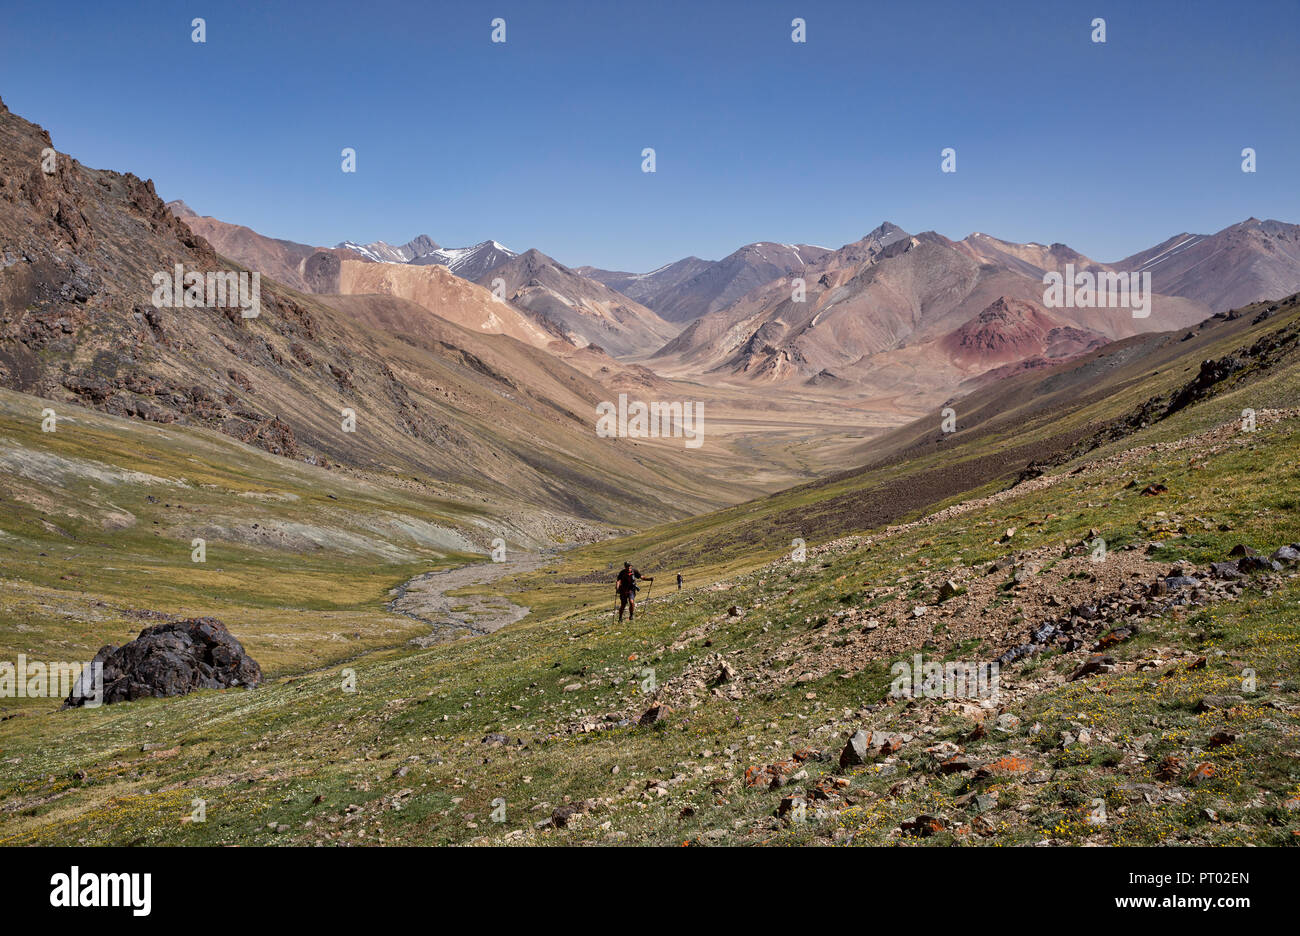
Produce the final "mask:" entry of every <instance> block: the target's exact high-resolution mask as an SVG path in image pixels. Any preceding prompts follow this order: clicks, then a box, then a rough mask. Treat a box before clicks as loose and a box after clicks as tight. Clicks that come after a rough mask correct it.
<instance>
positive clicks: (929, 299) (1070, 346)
mask: <svg viewBox="0 0 1300 936" xmlns="http://www.w3.org/2000/svg"><path fill="white" fill-rule="evenodd" d="M1010 246H1012V245H1004V248H1009V247H1010ZM1004 248H999V249H998V250H997V251H996V253H997V254H1004V255H1005V256H1006V257H1008V258H1009V259H1007V260H1006V261H1005V262H995V252H994V251H992V250H988V251H986V252H985V253H981V250H983V249H984V248H981V249H979V250H977V249H975V248H972V246H971V245H970V244H956V243H954V242H952V241H950V240H948V239H947V238H945V237H942V236H940V235H938V234H934V233H932V232H929V233H925V234H921V235H918V236H915V237H910V236H902V237H900V236H899V232H897V229H895V228H894V227H893V226H892V225H890V226H882V227H881V228H878V229H877V230H876V231H874V232H872V234H871V235H868V236H867V237H866V238H864V239H863V240H862V241H859V242H857V243H855V244H850V245H847V246H845V247H843V248H841V249H840V250H838V251H834V252H832V253H831V254H828V255H826V256H825V257H823V258H821V259H820V260H819V261H818V262H817V263H816V264H815V265H813V266H811V267H810V268H809V269H808V270H807V271H805V273H804V276H803V279H804V282H805V290H806V294H805V296H804V301H802V302H799V301H797V297H796V295H795V294H794V289H793V284H792V282H791V280H789V279H782V280H777V281H775V282H773V283H770V284H768V285H767V286H764V287H762V288H760V289H757V290H755V291H753V292H751V293H750V294H748V295H746V296H745V297H743V298H742V299H741V300H739V301H738V302H736V303H734V304H733V305H731V306H729V307H728V308H725V309H722V310H719V311H717V312H714V313H710V314H709V315H706V316H704V317H703V318H701V319H699V320H697V321H696V322H694V323H692V324H691V325H690V326H689V327H688V328H687V329H686V330H685V331H684V332H683V333H682V334H681V335H680V336H679V337H678V338H677V339H676V340H674V341H673V342H670V343H669V344H668V345H666V346H665V347H664V348H663V349H661V351H660V352H659V353H658V354H657V355H656V357H655V359H654V363H655V365H656V366H661V367H662V368H663V369H664V370H665V372H667V373H671V374H674V375H677V376H685V375H686V374H689V373H691V372H695V373H707V374H711V375H712V376H713V377H714V378H715V379H723V380H728V381H731V382H738V381H744V382H753V381H756V380H757V381H762V382H777V383H781V382H788V381H795V380H798V381H801V382H802V381H807V380H808V379H810V378H814V377H816V376H817V375H822V374H827V373H828V374H829V375H833V376H834V377H835V378H837V379H839V380H850V381H854V382H855V383H856V384H857V385H858V386H859V388H860V391H859V392H860V393H868V394H871V393H877V394H878V393H891V394H894V393H903V394H907V395H909V396H910V397H911V398H912V399H913V401H914V402H919V401H920V400H930V401H932V400H933V399H935V398H936V397H941V396H943V395H945V394H947V393H949V392H951V391H952V390H953V389H955V388H956V387H957V386H958V385H959V384H960V382H961V381H963V380H965V379H968V378H969V377H970V376H972V374H976V373H980V372H982V371H985V370H989V369H990V368H992V367H996V366H1002V365H1005V364H1007V363H1009V362H1011V361H1015V360H1018V358H1016V356H1015V354H1014V353H1012V352H1014V351H1016V349H1017V348H1019V350H1020V351H1022V352H1023V353H1024V358H1020V359H1027V358H1034V357H1038V356H1044V355H1048V354H1049V352H1048V348H1049V346H1050V347H1051V348H1052V351H1051V352H1050V356H1058V355H1067V356H1068V354H1069V353H1074V352H1077V351H1080V350H1083V349H1085V348H1086V347H1088V346H1089V345H1090V344H1091V343H1092V342H1093V341H1094V340H1095V337H1096V336H1101V337H1103V338H1105V339H1111V340H1113V339H1117V338H1123V337H1127V336H1129V335H1132V334H1136V333H1138V332H1141V331H1149V330H1161V329H1168V328H1175V327H1180V326H1184V325H1188V324H1191V323H1193V322H1197V321H1200V320H1201V319H1203V318H1205V316H1206V315H1208V314H1209V310H1208V309H1207V308H1206V307H1204V306H1202V305H1199V304H1197V303H1194V302H1190V301H1188V300H1185V299H1181V298H1171V297H1162V296H1156V297H1154V298H1153V301H1152V307H1151V314H1150V316H1149V317H1147V318H1135V317H1134V316H1133V313H1132V310H1131V309H1129V308H1053V309H1051V310H1050V318H1048V317H1046V312H1047V310H1045V309H1044V308H1043V299H1044V285H1043V282H1042V279H1041V274H1039V273H1038V272H1037V270H1036V267H1034V265H1033V263H1034V262H1035V261H1039V262H1047V261H1049V260H1052V259H1053V258H1055V259H1064V258H1066V257H1067V256H1073V254H1072V253H1069V254H1067V253H1066V252H1065V251H1062V250H1060V249H1055V248H1044V249H1043V250H1042V251H1034V250H1025V251H1019V252H1013V251H1011V250H1010V249H1004ZM1013 253H1016V255H1015V256H1012V254H1013ZM999 302H1001V303H1002V307H1003V308H1004V309H1005V310H1006V311H1007V312H1008V313H1010V311H1011V310H1020V312H1021V313H1022V314H1023V313H1024V312H1025V310H1028V309H1036V310H1037V311H1038V312H1039V313H1042V314H1041V315H1035V316H1029V318H1031V319H1033V323H1032V325H1031V326H1030V330H1031V331H1033V330H1038V329H1042V335H1040V336H1038V337H1036V338H1032V339H1030V338H1029V337H1028V336H1027V335H1023V334H1022V335H1019V336H1015V335H1011V334H1005V335H1003V336H1002V337H1001V338H999V339H997V340H994V336H993V335H992V334H991V331H1001V330H1004V329H1007V328H1009V327H1010V322H1009V321H1008V320H1007V319H1006V318H1005V317H1001V318H998V320H997V321H986V322H984V323H983V325H981V324H980V323H979V322H978V321H976V320H977V317H978V316H980V315H981V314H982V313H984V312H986V311H987V310H989V309H990V307H991V306H994V304H995V303H999ZM973 321H974V322H975V324H974V325H972V326H971V327H970V328H968V329H966V330H965V331H962V329H963V328H964V327H965V326H967V325H968V323H971V322H973ZM1022 324H1024V323H1022ZM981 328H982V329H983V331H984V332H985V334H984V337H983V338H982V339H981V337H980V334H979V333H980V330H981ZM1053 329H1057V331H1056V332H1055V334H1054V335H1052V337H1051V338H1049V337H1048V334H1049V333H1050V332H1052V330H1053ZM987 341H993V343H994V344H995V345H996V348H994V349H990V350H993V351H994V353H992V355H991V356H990V358H989V359H987V360H985V359H983V358H982V357H981V356H980V355H979V354H976V353H974V352H975V351H976V350H977V349H978V348H979V347H980V346H981V342H987Z"/></svg>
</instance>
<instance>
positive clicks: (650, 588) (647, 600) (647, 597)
mask: <svg viewBox="0 0 1300 936" xmlns="http://www.w3.org/2000/svg"><path fill="white" fill-rule="evenodd" d="M654 587H655V583H654V579H651V580H650V584H649V585H648V586H646V590H645V605H644V606H643V607H644V608H646V609H648V608H649V607H650V593H651V592H652V591H654ZM641 613H642V614H643V615H645V614H649V613H650V612H649V610H644V611H642V612H641Z"/></svg>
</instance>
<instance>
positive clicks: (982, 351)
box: [939, 296, 1106, 368]
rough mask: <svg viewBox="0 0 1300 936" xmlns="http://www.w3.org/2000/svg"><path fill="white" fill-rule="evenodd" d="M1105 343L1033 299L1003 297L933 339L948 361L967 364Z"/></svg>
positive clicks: (1065, 354)
mask: <svg viewBox="0 0 1300 936" xmlns="http://www.w3.org/2000/svg"><path fill="white" fill-rule="evenodd" d="M1105 343H1106V338H1105V337H1104V336H1103V335H1100V334H1098V333H1097V332H1093V331H1088V330H1086V329H1082V328H1078V327H1076V326H1074V325H1071V324H1070V323H1068V322H1066V321H1065V320H1064V319H1062V318H1061V317H1060V316H1058V315H1054V314H1052V313H1051V312H1050V311H1048V310H1047V309H1044V308H1043V307H1042V306H1041V305H1039V304H1037V303H1034V302H1028V301H1025V300H1018V299H1011V300H1008V299H1007V298H1005V297H1003V296H999V297H998V298H997V299H996V300H995V301H994V302H993V303H992V304H991V305H989V306H988V307H987V308H986V309H984V311H982V312H981V313H980V314H979V315H977V316H975V318H973V319H971V320H970V321H968V322H966V323H965V324H964V325H962V326H960V327H959V328H957V329H955V330H954V331H951V332H949V333H948V334H947V335H945V336H944V337H942V338H940V339H939V345H940V346H941V347H942V348H943V350H945V351H947V352H948V354H949V355H950V356H951V357H952V359H953V361H955V362H956V363H957V364H959V365H961V366H968V367H973V368H985V367H989V366H991V365H1000V364H1008V363H1018V362H1023V361H1026V360H1032V359H1044V360H1051V359H1061V360H1064V359H1067V358H1071V357H1074V356H1076V355H1079V354H1082V353H1084V352H1085V351H1090V350H1092V349H1093V348H1099V347H1101V346H1102V345H1104V344H1105Z"/></svg>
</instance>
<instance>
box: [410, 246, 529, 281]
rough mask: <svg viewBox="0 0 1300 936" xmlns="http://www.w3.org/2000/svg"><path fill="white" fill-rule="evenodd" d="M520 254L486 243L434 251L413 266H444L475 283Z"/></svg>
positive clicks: (417, 259)
mask: <svg viewBox="0 0 1300 936" xmlns="http://www.w3.org/2000/svg"><path fill="white" fill-rule="evenodd" d="M517 256H519V254H517V253H515V252H514V251H513V250H511V249H510V248H509V247H506V246H505V245H504V244H498V243H497V242H496V241H484V242H483V243H481V244H475V245H474V246H473V247H454V248H450V249H447V250H434V251H431V252H430V253H427V254H425V255H424V256H422V257H416V258H415V259H414V260H412V261H411V263H413V264H418V265H422V266H423V265H428V264H437V265H439V266H444V267H446V268H447V269H448V270H450V271H451V272H453V273H455V274H456V275H457V276H459V277H461V278H462V279H467V280H469V281H470V282H475V281H477V280H479V279H481V278H482V277H483V276H484V275H486V274H487V273H490V272H491V271H492V270H495V269H496V268H497V267H499V266H500V265H501V264H503V263H505V262H507V261H508V260H513V259H514V258H515V257H517Z"/></svg>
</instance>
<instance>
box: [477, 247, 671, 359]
mask: <svg viewBox="0 0 1300 936" xmlns="http://www.w3.org/2000/svg"><path fill="white" fill-rule="evenodd" d="M498 279H500V280H502V281H503V282H504V284H505V296H506V298H507V299H508V300H509V301H510V302H512V303H513V304H515V305H516V306H519V307H520V308H521V309H523V310H525V311H526V312H527V313H528V314H529V315H531V316H532V317H533V319H534V320H535V321H537V322H538V323H539V324H540V325H542V326H543V327H546V328H549V329H552V330H554V331H555V332H556V333H557V334H559V335H561V336H563V337H564V338H565V339H567V340H568V341H569V342H570V343H571V344H573V345H576V346H578V347H582V346H584V345H589V344H593V345H598V346H599V347H601V348H603V349H604V350H606V351H608V352H609V353H610V354H612V355H613V356H615V357H623V356H636V355H640V354H647V353H649V352H651V351H653V350H654V349H656V348H658V347H660V346H661V345H662V344H663V343H664V342H665V341H667V340H669V339H670V338H672V337H673V336H674V335H676V333H677V327H676V326H674V325H672V324H670V323H668V322H665V321H664V320H663V319H661V318H660V317H659V316H658V315H656V314H655V313H654V312H652V311H650V310H649V309H647V308H646V307H645V306H643V305H641V304H640V303H638V302H634V301H632V300H631V299H629V298H627V297H626V296H624V295H621V294H620V293H616V292H614V290H612V289H610V288H609V287H608V286H606V285H605V284H603V283H601V282H599V281H598V280H595V279H591V278H590V277H586V276H583V275H582V274H580V273H578V272H577V271H576V270H571V269H569V268H568V267H566V266H564V265H563V264H561V263H558V262H557V261H555V260H553V259H551V258H550V257H548V256H546V254H544V253H542V252H541V251H538V250H528V251H525V252H524V253H522V254H520V255H519V256H517V257H515V258H513V259H511V260H508V261H506V262H505V263H503V264H501V265H500V266H498V267H496V268H495V269H493V270H491V271H489V272H488V273H486V274H484V275H483V276H481V277H479V279H478V282H479V283H480V284H482V285H484V286H487V287H489V288H491V287H492V285H493V283H494V281H496V280H498Z"/></svg>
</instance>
